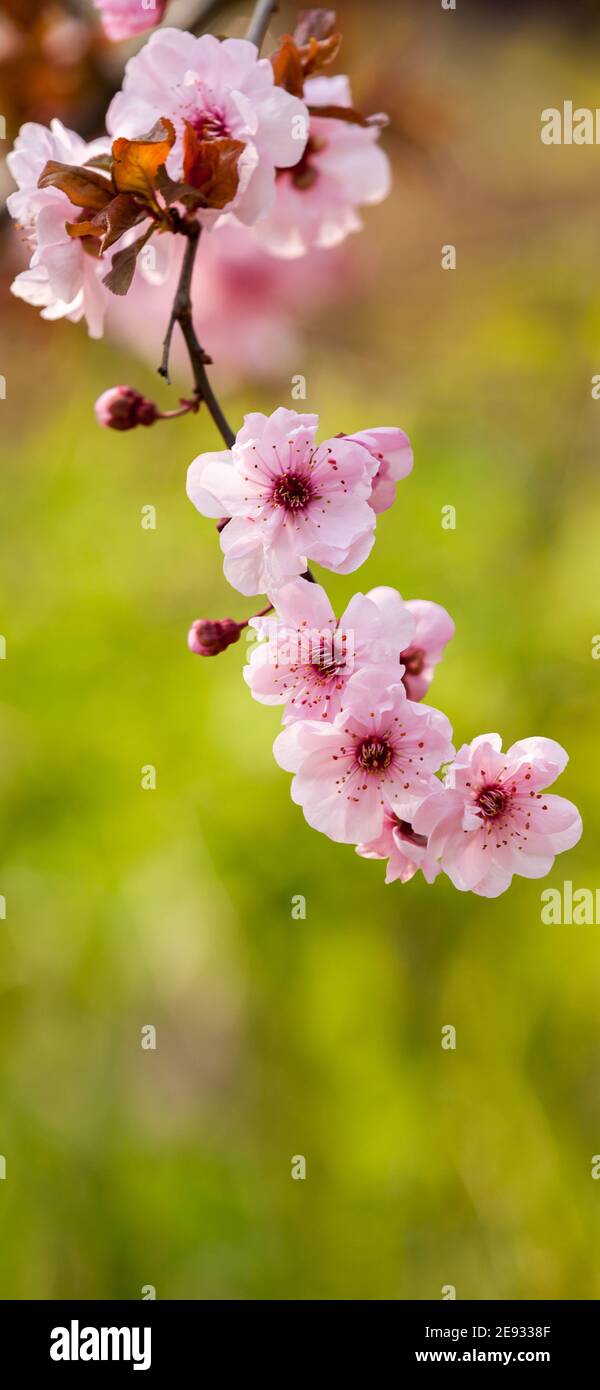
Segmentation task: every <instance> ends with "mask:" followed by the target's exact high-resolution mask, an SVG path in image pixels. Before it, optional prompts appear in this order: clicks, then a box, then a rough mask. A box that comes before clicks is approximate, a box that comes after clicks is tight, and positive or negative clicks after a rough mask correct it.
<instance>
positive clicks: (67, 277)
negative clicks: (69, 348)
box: [7, 120, 110, 338]
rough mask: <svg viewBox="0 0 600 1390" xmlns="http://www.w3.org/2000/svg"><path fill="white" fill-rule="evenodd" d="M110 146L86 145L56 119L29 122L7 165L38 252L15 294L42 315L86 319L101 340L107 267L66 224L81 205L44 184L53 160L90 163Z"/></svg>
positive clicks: (16, 203)
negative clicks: (45, 123) (46, 169)
mask: <svg viewBox="0 0 600 1390" xmlns="http://www.w3.org/2000/svg"><path fill="white" fill-rule="evenodd" d="M109 149H110V142H109V141H108V140H106V139H100V140H94V141H93V142H92V143H91V144H86V142H85V140H82V138H81V136H79V135H77V134H75V132H74V131H72V130H67V129H66V127H65V126H63V124H62V122H61V121H58V120H54V121H52V124H51V126H50V128H48V127H46V126H42V125H37V124H35V123H34V122H32V121H28V122H27V123H26V124H25V125H24V126H22V128H21V130H20V132H19V135H18V136H17V139H16V141H15V145H14V149H13V150H12V152H11V153H10V154H9V156H8V159H7V163H8V167H9V169H10V172H11V174H12V176H13V178H14V179H15V181H16V183H17V184H18V186H19V187H18V191H17V192H15V193H11V194H10V195H9V197H8V199H7V206H8V210H9V212H10V215H11V217H14V219H15V221H17V222H18V223H19V224H20V225H21V227H22V228H23V230H24V232H25V234H26V237H27V240H28V242H29V246H30V248H31V251H32V255H31V261H30V265H29V269H28V270H24V271H21V273H20V274H19V275H17V277H16V279H15V280H14V281H13V283H12V285H11V289H12V292H13V294H15V295H17V297H18V298H19V299H24V300H25V301H26V302H27V303H28V304H32V305H34V306H35V308H39V309H41V311H42V318H45V319H59V318H68V319H71V320H72V322H74V323H78V322H79V320H80V319H82V318H84V317H85V318H86V320H87V324H88V329H89V333H90V336H91V337H92V338H100V337H101V336H102V325H103V318H104V309H105V306H106V301H107V299H108V291H107V290H106V289H105V288H104V286H103V285H102V283H101V277H102V275H103V274H104V273H105V271H106V266H105V265H104V264H103V262H102V261H100V260H99V259H98V257H97V256H94V255H91V254H90V253H89V251H87V250H86V249H85V247H84V245H83V240H82V239H81V238H79V237H77V238H71V237H69V235H68V233H67V231H66V227H65V223H66V222H67V221H69V220H73V219H74V217H76V216H77V215H78V213H79V212H80V209H79V208H77V209H76V210H74V209H73V205H72V204H71V203H70V202H69V199H68V197H67V195H66V193H63V192H61V190H60V189H58V188H38V179H39V177H40V175H41V173H42V171H43V169H44V167H45V165H46V163H47V162H48V160H55V161H57V162H58V163H62V164H84V163H85V162H86V161H87V160H89V159H92V158H94V157H95V156H96V155H98V154H104V153H106V152H107V151H108V150H109Z"/></svg>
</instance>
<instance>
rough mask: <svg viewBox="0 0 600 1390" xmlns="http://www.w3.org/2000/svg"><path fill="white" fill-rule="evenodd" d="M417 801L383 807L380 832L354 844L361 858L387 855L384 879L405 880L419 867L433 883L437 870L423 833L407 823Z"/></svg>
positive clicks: (411, 876) (379, 857) (405, 881)
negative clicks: (361, 842) (364, 842)
mask: <svg viewBox="0 0 600 1390" xmlns="http://www.w3.org/2000/svg"><path fill="white" fill-rule="evenodd" d="M418 804H419V803H418V802H414V801H413V802H412V803H411V802H406V803H404V804H402V805H400V804H399V803H398V804H397V805H395V807H394V809H393V810H392V809H391V808H390V809H386V810H385V812H384V817H383V829H382V830H381V833H380V834H379V835H377V836H376V837H375V839H373V840H370V841H369V842H368V844H363V845H357V846H356V853H357V854H360V855H362V857H363V859H387V861H388V865H387V870H386V875H385V881H386V883H395V882H397V881H398V880H399V881H400V883H408V882H409V880H410V879H411V878H414V876H415V874H416V873H417V871H418V870H419V869H421V871H422V873H423V877H424V878H425V879H426V880H427V883H433V882H434V880H435V879H436V877H437V875H438V874H439V873H440V872H441V870H440V866H439V864H436V862H435V860H434V859H433V857H432V855H431V853H428V848H427V836H426V835H418V834H417V832H416V830H414V829H413V826H412V824H411V816H412V815H413V813H414V811H415V809H416V807H417V806H418Z"/></svg>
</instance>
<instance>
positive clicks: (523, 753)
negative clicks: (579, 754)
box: [412, 734, 582, 898]
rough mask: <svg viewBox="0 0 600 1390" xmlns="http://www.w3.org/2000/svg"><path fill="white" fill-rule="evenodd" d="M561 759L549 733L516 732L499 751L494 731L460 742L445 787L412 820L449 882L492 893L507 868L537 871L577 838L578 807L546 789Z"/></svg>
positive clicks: (507, 877) (531, 874)
mask: <svg viewBox="0 0 600 1390" xmlns="http://www.w3.org/2000/svg"><path fill="white" fill-rule="evenodd" d="M567 761H568V758H567V754H566V753H565V751H564V749H563V748H561V746H560V744H559V743H555V742H554V741H553V739H550V738H525V739H522V740H521V741H520V742H519V743H514V744H513V745H512V748H509V749H508V751H507V752H506V753H503V752H502V740H501V738H500V737H499V735H498V734H480V736H479V737H478V738H475V739H474V740H473V742H472V743H465V744H464V745H463V747H462V748H461V749H460V751H459V752H458V754H457V757H456V760H455V762H454V763H453V765H452V767H451V768H450V769H449V770H448V772H447V775H446V778H445V782H444V786H443V787H442V788H441V789H440V790H438V791H436V792H434V793H432V795H430V796H429V797H427V798H426V799H425V800H424V801H423V803H422V805H421V806H420V807H419V808H418V810H417V811H416V812H415V815H414V818H413V822H412V824H413V829H414V830H415V831H416V832H417V834H423V835H427V836H428V839H429V844H428V850H429V852H430V853H431V854H432V855H433V856H434V858H435V859H437V860H439V862H440V864H441V867H442V869H443V870H444V872H445V873H446V874H447V875H448V877H449V878H450V879H451V880H452V883H453V884H454V886H455V888H459V889H460V890H461V891H463V892H467V891H469V890H470V891H472V892H473V893H478V894H480V895H481V896H482V897H486V898H496V897H498V895H499V894H500V893H504V892H505V890H506V889H507V888H508V887H509V886H510V883H511V881H512V877H513V874H519V875H521V876H522V877H524V878H542V877H543V876H544V874H547V873H549V872H550V869H551V868H552V865H553V863H554V857H555V855H556V854H560V853H562V851H563V850H566V849H571V848H572V846H573V845H575V844H576V843H577V841H578V840H579V838H580V836H581V831H582V825H581V817H580V815H579V812H578V810H577V807H576V806H574V805H573V804H572V802H570V801H566V800H565V798H564V797H562V796H554V795H548V794H547V793H546V792H545V788H546V787H548V786H550V785H551V784H552V782H554V781H555V779H556V778H557V777H558V776H559V774H560V773H561V772H562V771H563V769H564V767H565V766H566V763H567Z"/></svg>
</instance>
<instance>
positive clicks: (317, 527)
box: [187, 406, 376, 594]
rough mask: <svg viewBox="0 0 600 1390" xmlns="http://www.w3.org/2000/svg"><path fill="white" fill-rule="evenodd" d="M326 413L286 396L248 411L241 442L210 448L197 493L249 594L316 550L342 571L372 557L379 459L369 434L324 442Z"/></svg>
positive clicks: (191, 488) (196, 475)
mask: <svg viewBox="0 0 600 1390" xmlns="http://www.w3.org/2000/svg"><path fill="white" fill-rule="evenodd" d="M317 426H318V417H317V416H316V415H298V414H297V413H296V411H294V410H286V409H285V408H284V407H283V406H281V407H280V408H279V409H278V410H276V411H275V412H274V414H273V415H270V416H266V415H262V414H259V413H258V412H257V413H253V414H250V415H247V416H246V418H245V423H244V426H243V428H242V429H241V430H240V431H239V434H238V435H237V438H236V441H235V444H234V446H233V449H232V450H225V451H224V452H220V453H215V454H201V455H200V457H199V458H197V459H195V460H194V462H193V463H192V464H191V465H190V468H189V469H188V479H187V492H188V497H189V498H190V499H191V501H192V502H193V503H194V506H195V507H197V508H198V511H199V512H202V513H203V515H204V516H212V517H219V518H224V517H225V518H227V517H230V518H232V519H231V520H230V521H228V523H227V525H226V526H224V527H223V529H222V531H221V548H222V550H223V553H224V555H225V563H224V571H225V576H226V578H227V579H228V580H229V582H230V584H232V585H233V587H234V588H235V589H239V590H240V592H241V593H242V594H258V593H269V592H271V590H272V589H274V588H276V587H277V586H278V585H279V584H281V583H283V581H284V580H286V579H289V578H293V577H295V576H296V575H300V574H302V573H303V572H304V571H305V570H306V564H307V560H315V561H316V562H317V564H322V565H325V566H326V568H327V569H331V570H335V571H336V572H337V573H338V574H349V573H350V572H351V571H352V570H354V569H356V568H357V567H358V565H360V564H362V562H363V560H365V559H366V556H367V555H368V554H369V551H370V550H371V547H372V545H373V540H374V527H375V513H374V512H373V509H372V508H371V507H370V506H369V502H368V498H369V495H370V492H371V479H372V475H373V472H374V470H375V468H376V462H375V460H374V459H373V457H372V455H371V454H370V453H369V451H368V450H367V449H365V448H364V446H363V445H362V444H357V443H356V441H354V440H352V439H347V438H345V437H341V438H336V439H326V440H325V441H324V442H323V443H322V444H317V442H316V432H317Z"/></svg>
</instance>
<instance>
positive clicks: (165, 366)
mask: <svg viewBox="0 0 600 1390" xmlns="http://www.w3.org/2000/svg"><path fill="white" fill-rule="evenodd" d="M180 231H182V232H183V233H184V235H185V237H186V247H185V254H184V257H183V262H182V265H181V274H180V276H179V283H178V285H177V289H176V291H175V298H174V300H173V307H172V309H171V314H170V318H169V322H168V325H167V332H166V334H165V340H164V343H163V354H162V361H161V364H160V367H159V369H158V370H159V372H160V375H161V376H164V378H165V381H169V380H170V376H169V359H170V356H171V344H172V341H173V333H174V331H175V325H176V324H178V325H179V328H180V330H181V334H182V337H183V340H184V342H185V345H186V347H187V350H188V356H189V359H190V364H191V368H192V372H193V376H194V394H195V396H196V397H197V399H198V400H199V401H203V402H204V404H205V406H206V408H207V410H208V411H209V413H210V415H211V416H212V418H213V420H214V422H215V425H216V426H217V429H218V430H219V432H220V434H221V435H222V436H223V439H224V441H225V443H226V445H227V448H228V449H231V447H232V445H233V444H234V442H235V434H234V432H233V430H232V429H231V426H230V425H229V423H228V421H227V419H226V418H225V415H224V414H223V411H222V409H221V406H220V405H219V402H218V400H217V398H216V396H215V393H214V391H213V389H212V386H211V384H210V382H209V380H208V377H207V375H206V366H207V363H210V360H211V359H210V358H209V357H207V355H206V353H205V351H204V348H203V347H202V344H201V343H200V342H199V341H198V337H197V334H196V330H195V328H194V321H193V315H192V275H193V272H194V265H195V261H196V252H197V250H198V242H199V240H200V232H201V228H200V224H199V223H198V222H188V223H185V224H183V225H182V226H181V227H180Z"/></svg>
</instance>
